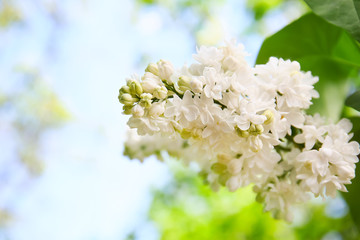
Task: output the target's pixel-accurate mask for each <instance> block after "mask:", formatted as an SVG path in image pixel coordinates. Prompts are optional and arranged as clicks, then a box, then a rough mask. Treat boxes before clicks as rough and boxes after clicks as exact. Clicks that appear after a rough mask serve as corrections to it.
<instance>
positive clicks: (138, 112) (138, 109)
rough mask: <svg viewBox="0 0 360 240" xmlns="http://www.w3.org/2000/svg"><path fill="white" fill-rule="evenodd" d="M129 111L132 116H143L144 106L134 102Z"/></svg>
mask: <svg viewBox="0 0 360 240" xmlns="http://www.w3.org/2000/svg"><path fill="white" fill-rule="evenodd" d="M131 113H132V115H133V116H134V117H136V118H139V117H142V116H144V108H143V107H141V106H140V105H139V104H136V105H135V106H134V107H133V108H132V109H131Z"/></svg>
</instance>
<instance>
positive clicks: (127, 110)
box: [123, 105, 133, 115]
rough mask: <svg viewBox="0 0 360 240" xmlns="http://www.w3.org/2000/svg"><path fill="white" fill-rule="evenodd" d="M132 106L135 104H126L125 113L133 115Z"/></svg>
mask: <svg viewBox="0 0 360 240" xmlns="http://www.w3.org/2000/svg"><path fill="white" fill-rule="evenodd" d="M132 107H133V106H130V105H124V106H123V110H124V112H123V113H124V114H126V115H131V114H132V111H131V109H132Z"/></svg>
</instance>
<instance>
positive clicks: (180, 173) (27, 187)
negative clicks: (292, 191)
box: [0, 0, 359, 240]
mask: <svg viewBox="0 0 360 240" xmlns="http://www.w3.org/2000/svg"><path fill="white" fill-rule="evenodd" d="M306 11H308V8H307V6H306V5H305V3H304V2H302V1H300V0H287V1H286V0H242V1H241V0H207V1H206V0H198V1H191V0H173V1H171V0H103V1H100V0H26V1H24V0H0V240H2V239H4V240H29V239H33V240H49V239H52V240H58V239H59V240H60V239H61V240H65V239H66V240H98V239H99V240H115V239H116V240H121V239H128V240H131V239H144V240H156V239H166V240H167V239H323V240H330V239H331V240H340V239H359V232H358V229H357V228H356V227H355V225H354V223H353V221H352V218H351V216H350V215H349V211H348V206H347V204H346V202H345V201H344V200H343V198H342V197H341V196H340V195H339V196H338V197H337V198H335V199H328V200H326V201H321V200H316V199H315V200H313V201H311V202H310V203H309V204H308V205H306V206H301V207H299V208H298V209H296V212H295V220H294V222H293V223H292V224H288V223H286V222H284V221H280V220H274V219H272V218H271V216H270V215H269V214H268V213H263V212H262V206H261V205H260V204H258V203H256V202H255V201H254V195H253V194H252V193H251V189H250V188H246V189H243V190H240V191H237V192H236V193H229V192H227V191H225V190H221V191H220V192H219V193H213V192H211V191H210V190H209V189H208V187H207V186H205V185H203V184H202V182H201V179H200V178H198V177H197V176H196V172H195V171H192V170H189V169H184V168H183V167H182V166H181V165H180V164H178V163H176V161H174V160H172V159H167V160H166V162H167V163H166V164H165V163H163V162H159V161H157V160H156V159H154V158H149V159H148V160H147V161H145V162H144V163H140V162H139V161H134V160H132V161H130V160H129V159H127V158H126V157H124V156H123V155H122V151H123V142H124V140H125V138H126V121H127V116H125V115H122V114H121V112H122V108H121V105H120V104H119V103H118V100H117V95H118V89H119V88H120V87H121V86H122V85H123V84H124V83H125V78H126V77H128V76H130V75H131V74H133V73H138V74H141V73H142V72H143V71H144V69H145V67H146V65H147V64H148V63H150V62H157V61H158V60H159V59H166V60H169V61H171V62H172V63H173V64H174V65H175V66H177V67H181V66H182V65H183V64H184V63H186V62H187V63H189V62H191V61H192V60H191V57H192V54H193V53H195V51H196V46H199V45H203V44H205V45H219V44H221V43H223V42H224V40H229V39H232V38H236V39H237V40H238V41H239V42H242V43H243V44H244V45H245V47H246V49H247V51H248V52H249V53H250V54H251V55H250V56H249V57H248V61H249V63H250V64H254V63H255V59H256V56H257V53H258V51H259V49H260V46H261V43H262V41H263V40H264V38H265V37H266V36H269V35H271V34H272V33H275V32H276V31H278V30H279V29H281V28H282V27H284V26H285V25H287V24H288V23H289V22H291V21H293V20H294V19H296V18H298V17H299V16H301V15H302V14H303V13H305V12H306Z"/></svg>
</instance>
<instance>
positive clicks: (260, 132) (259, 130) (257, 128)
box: [255, 124, 264, 135]
mask: <svg viewBox="0 0 360 240" xmlns="http://www.w3.org/2000/svg"><path fill="white" fill-rule="evenodd" d="M255 129H256V133H257V134H258V135H260V134H262V133H263V132H264V127H263V126H262V125H261V124H256V125H255Z"/></svg>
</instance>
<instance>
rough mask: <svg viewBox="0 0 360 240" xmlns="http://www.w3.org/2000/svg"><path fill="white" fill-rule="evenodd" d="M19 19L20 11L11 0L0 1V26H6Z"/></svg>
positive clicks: (20, 18)
mask: <svg viewBox="0 0 360 240" xmlns="http://www.w3.org/2000/svg"><path fill="white" fill-rule="evenodd" d="M21 20H22V17H21V12H20V11H19V9H18V8H17V7H16V5H15V4H14V3H13V1H12V0H2V1H1V2H0V28H7V27H9V26H10V25H11V24H13V23H16V22H20V21H21Z"/></svg>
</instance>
